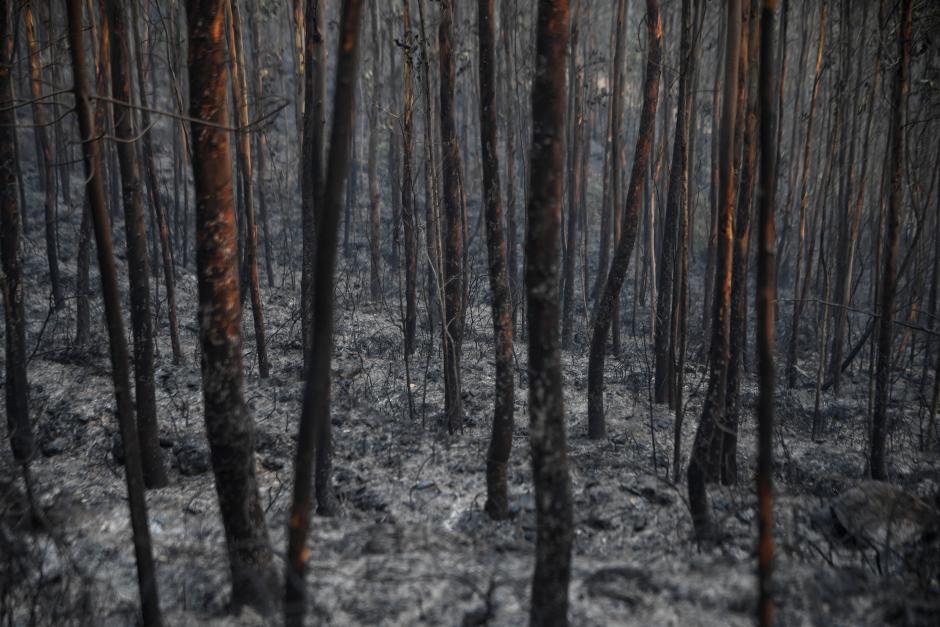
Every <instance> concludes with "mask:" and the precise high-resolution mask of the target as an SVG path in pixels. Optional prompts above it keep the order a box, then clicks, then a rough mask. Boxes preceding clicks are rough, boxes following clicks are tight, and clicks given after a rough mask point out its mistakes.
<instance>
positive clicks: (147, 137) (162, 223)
mask: <svg viewBox="0 0 940 627" xmlns="http://www.w3.org/2000/svg"><path fill="white" fill-rule="evenodd" d="M130 6H131V23H132V24H133V28H134V40H135V41H136V43H137V47H138V53H137V91H138V95H139V96H140V122H141V127H142V128H143V135H142V137H141V140H142V143H143V153H144V163H143V167H144V170H145V171H146V173H147V178H146V182H147V189H148V191H149V193H150V194H149V195H150V204H151V206H152V208H153V213H154V215H155V216H156V219H157V229H158V230H159V235H160V252H161V259H162V261H163V280H164V282H165V284H166V304H167V315H168V318H169V322H170V345H171V347H172V350H173V363H174V364H177V365H179V364H180V363H182V361H183V351H182V349H181V348H180V329H179V319H178V317H177V313H176V273H175V270H174V263H173V248H172V247H171V245H170V227H169V224H168V222H167V217H166V208H165V207H164V205H163V200H162V199H161V198H160V184H159V181H158V180H157V165H156V161H155V159H154V156H153V138H152V136H151V134H150V130H149V129H150V128H151V126H152V124H151V121H150V104H149V100H148V98H147V89H146V74H145V72H144V62H143V59H142V57H143V54H144V53H143V43H142V39H141V37H140V30H139V26H138V24H139V22H140V17H139V16H138V9H137V3H136V2H131V3H130Z"/></svg>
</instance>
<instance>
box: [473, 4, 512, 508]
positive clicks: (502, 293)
mask: <svg viewBox="0 0 940 627" xmlns="http://www.w3.org/2000/svg"><path fill="white" fill-rule="evenodd" d="M493 5H494V0H480V1H479V2H478V4H477V27H478V33H479V37H480V42H479V53H480V145H481V146H482V149H483V196H484V202H485V205H486V207H485V208H486V250H487V257H488V259H489V270H490V292H491V295H492V296H491V298H492V310H493V335H494V337H495V342H496V346H495V349H496V399H495V403H494V408H493V435H492V437H491V438H490V448H489V453H488V454H487V458H486V495H487V496H486V505H485V509H486V512H487V513H488V514H489V515H490V517H492V518H494V519H496V520H499V519H503V518H506V517H507V516H508V515H509V498H508V496H507V487H506V479H507V473H508V463H509V453H510V451H511V449H512V426H513V401H514V396H513V382H512V357H513V355H512V303H511V302H510V299H509V275H508V272H507V270H506V242H505V240H504V237H503V207H502V203H501V199H500V193H499V158H498V155H497V146H498V144H497V132H496V126H497V121H496V51H495V48H496V36H495V33H494V31H495V22H496V15H495V11H494V6H493ZM505 27H508V25H504V28H505Z"/></svg>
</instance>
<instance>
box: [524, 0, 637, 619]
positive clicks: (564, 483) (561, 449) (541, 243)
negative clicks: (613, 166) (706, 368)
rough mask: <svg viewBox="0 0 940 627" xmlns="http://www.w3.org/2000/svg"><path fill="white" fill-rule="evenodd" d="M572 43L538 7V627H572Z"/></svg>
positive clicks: (544, 0)
mask: <svg viewBox="0 0 940 627" xmlns="http://www.w3.org/2000/svg"><path fill="white" fill-rule="evenodd" d="M650 1H651V2H653V3H655V0H650ZM567 39H568V2H567V0H539V3H538V26H537V33H536V57H535V59H536V60H535V77H534V81H533V84H532V148H531V151H530V153H529V155H530V160H531V161H530V176H529V182H530V186H529V202H528V211H527V216H528V220H527V223H526V251H525V252H526V268H525V282H526V295H527V299H528V306H527V309H528V318H529V319H528V325H529V334H528V338H529V367H528V368H529V423H530V426H529V434H530V435H529V437H530V439H531V444H532V475H533V481H534V483H535V502H536V512H535V514H536V521H537V532H536V540H535V573H534V575H533V577H532V601H531V606H530V610H529V620H530V623H531V624H532V625H567V624H568V582H569V579H570V578H571V545H572V540H573V535H574V534H573V523H572V511H571V484H570V479H569V477H568V457H567V450H566V449H567V443H566V441H565V423H564V407H563V402H564V398H563V395H562V376H561V354H560V349H559V328H558V327H559V324H558V323H559V319H558V314H559V311H558V252H559V251H558V248H559V242H558V234H559V229H560V227H561V204H562V177H563V175H564V158H563V151H562V149H563V146H564V128H565V126H564V125H565V71H564V67H565V52H566V51H567V41H566V40H567Z"/></svg>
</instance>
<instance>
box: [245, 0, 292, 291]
mask: <svg viewBox="0 0 940 627" xmlns="http://www.w3.org/2000/svg"><path fill="white" fill-rule="evenodd" d="M251 6H252V9H251V12H250V13H249V20H250V21H251V56H252V57H253V58H254V60H255V71H254V72H253V74H254V80H253V81H252V90H253V95H254V99H255V103H256V105H255V107H256V108H257V109H259V110H260V108H261V102H262V101H263V99H264V89H265V86H264V77H265V75H266V73H267V69H266V68H265V67H264V63H263V54H264V53H263V51H262V48H261V7H260V6H259V5H258V4H256V3H251ZM298 91H299V90H298ZM255 135H256V137H255V153H256V154H257V155H258V217H259V218H260V219H261V236H262V239H263V241H264V269H265V274H266V275H267V278H268V288H273V287H274V253H273V250H272V246H271V229H270V225H269V219H268V194H267V189H266V187H267V186H266V183H267V178H268V175H267V172H268V155H267V150H268V136H267V133H266V131H265V129H263V128H260V129H258V131H257V133H255ZM298 135H300V137H301V142H303V139H302V138H303V132H302V131H301V133H298ZM301 150H303V147H302V144H301ZM301 193H302V192H301Z"/></svg>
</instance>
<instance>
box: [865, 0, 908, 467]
mask: <svg viewBox="0 0 940 627" xmlns="http://www.w3.org/2000/svg"><path fill="white" fill-rule="evenodd" d="M912 4H913V2H912V0H903V2H902V10H901V14H900V23H899V24H898V57H899V62H898V69H897V74H896V75H895V79H894V80H895V83H894V91H893V92H892V101H891V141H890V143H889V145H888V146H889V148H888V150H889V153H888V160H887V164H888V167H890V168H891V170H890V173H889V175H890V177H891V178H890V188H889V192H888V213H887V215H886V216H885V225H886V228H885V242H884V266H883V267H882V271H881V302H880V303H879V308H880V314H881V318H880V320H879V321H878V326H879V329H878V362H877V365H876V368H875V411H874V414H873V415H872V427H871V450H870V454H869V466H870V471H871V476H872V478H873V479H879V480H881V481H884V480H886V479H887V478H888V469H887V464H886V461H885V440H886V439H887V431H888V397H889V395H890V393H891V380H890V379H891V340H892V338H893V337H894V334H893V330H894V328H893V327H894V321H893V314H894V296H895V292H896V291H897V277H896V275H895V271H896V269H897V258H898V234H899V232H900V230H901V211H902V207H901V201H902V194H903V192H902V189H901V184H902V182H903V176H904V161H903V159H904V124H903V123H904V108H905V106H906V103H907V89H908V87H907V84H908V73H909V68H908V65H909V64H910V57H911V21H912V20H911V13H912V11H913V9H912Z"/></svg>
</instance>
